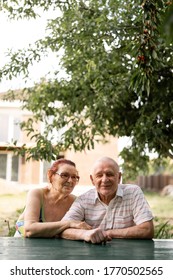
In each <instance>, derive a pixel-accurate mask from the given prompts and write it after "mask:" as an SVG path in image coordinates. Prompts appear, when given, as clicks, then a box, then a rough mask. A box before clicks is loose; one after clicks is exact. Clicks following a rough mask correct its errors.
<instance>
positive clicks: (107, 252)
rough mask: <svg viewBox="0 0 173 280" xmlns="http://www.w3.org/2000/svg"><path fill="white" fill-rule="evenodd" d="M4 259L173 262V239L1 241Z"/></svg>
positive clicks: (26, 239) (33, 239)
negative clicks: (101, 242)
mask: <svg viewBox="0 0 173 280" xmlns="http://www.w3.org/2000/svg"><path fill="white" fill-rule="evenodd" d="M0 260H173V239H155V240H130V239H113V240H112V241H111V242H108V243H107V244H106V245H102V244H91V243H86V242H83V241H71V240H64V239H43V238H31V239H28V238H14V237H1V238H0Z"/></svg>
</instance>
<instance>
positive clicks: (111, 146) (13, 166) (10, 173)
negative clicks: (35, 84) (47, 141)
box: [0, 99, 118, 186]
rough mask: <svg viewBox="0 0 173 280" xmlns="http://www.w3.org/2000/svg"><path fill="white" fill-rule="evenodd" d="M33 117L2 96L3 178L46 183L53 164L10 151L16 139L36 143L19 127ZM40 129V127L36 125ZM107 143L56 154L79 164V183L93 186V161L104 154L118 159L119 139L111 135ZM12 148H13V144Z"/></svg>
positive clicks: (0, 163)
mask: <svg viewBox="0 0 173 280" xmlns="http://www.w3.org/2000/svg"><path fill="white" fill-rule="evenodd" d="M29 117H32V113H31V112H29V111H26V110H21V103H20V102H19V101H17V100H16V101H14V102H9V101H3V100H1V99H0V179H4V180H6V181H8V182H14V184H16V183H19V184H22V185H25V184H26V185H38V184H39V185H41V184H43V183H45V182H47V177H46V172H47V169H48V168H49V167H50V165H51V163H48V162H46V161H35V160H32V159H31V160H29V161H26V159H25V157H21V156H18V155H15V154H14V152H13V151H9V150H7V146H9V143H12V139H13V140H17V143H18V144H17V146H18V147H19V148H20V147H21V146H22V145H23V144H24V143H25V144H27V145H28V146H32V145H34V142H32V141H31V140H30V139H28V137H27V135H26V133H25V132H23V131H21V129H20V122H21V121H24V120H27V119H28V118H29ZM37 129H39V130H40V129H41V125H40V127H37ZM107 140H108V142H107V143H106V144H101V143H100V144H97V143H96V145H95V148H94V149H93V150H86V151H85V152H74V151H73V150H67V151H66V152H65V153H62V154H60V155H57V158H59V157H64V158H67V159H71V160H72V161H74V162H75V163H76V166H77V169H78V171H79V174H80V185H84V186H85V185H91V182H90V178H89V174H90V168H91V166H92V164H93V162H94V161H95V160H96V159H98V158H99V157H101V156H105V155H106V156H110V157H112V158H114V159H115V160H117V159H118V139H116V138H113V137H108V139H107ZM11 148H14V147H13V146H11Z"/></svg>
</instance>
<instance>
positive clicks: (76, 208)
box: [62, 197, 85, 221]
mask: <svg viewBox="0 0 173 280" xmlns="http://www.w3.org/2000/svg"><path fill="white" fill-rule="evenodd" d="M84 217H85V211H84V205H83V203H82V201H81V198H80V197H78V198H77V199H76V200H75V201H74V202H73V204H72V206H71V207H70V209H69V210H68V211H67V213H66V214H65V216H64V217H63V219H62V220H76V221H84Z"/></svg>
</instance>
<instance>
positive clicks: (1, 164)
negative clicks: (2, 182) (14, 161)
mask: <svg viewBox="0 0 173 280" xmlns="http://www.w3.org/2000/svg"><path fill="white" fill-rule="evenodd" d="M6 173H7V155H6V154H0V178H2V179H6Z"/></svg>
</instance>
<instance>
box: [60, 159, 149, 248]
mask: <svg viewBox="0 0 173 280" xmlns="http://www.w3.org/2000/svg"><path fill="white" fill-rule="evenodd" d="M90 179H91V181H92V184H93V185H94V186H95V188H94V189H91V190H89V191H88V192H86V193H84V194H82V195H80V196H79V197H78V198H77V199H76V201H75V202H74V203H73V205H72V206H71V208H70V209H69V211H68V212H67V213H66V215H65V216H64V218H63V220H80V221H85V222H86V223H87V224H89V225H90V226H91V227H92V229H89V230H83V229H73V228H71V229H67V230H65V231H63V232H62V234H61V237H62V238H65V239H72V240H85V241H87V242H92V243H100V242H104V241H107V240H111V239H112V238H138V239H139V238H140V239H151V238H153V235H154V226H153V221H152V220H153V215H152V213H151V210H150V208H149V205H148V203H147V201H146V199H145V197H144V194H143V192H142V191H141V188H140V187H139V186H136V185H131V184H120V179H121V173H120V171H119V166H118V164H117V163H116V162H115V161H114V160H113V159H112V158H108V157H102V158H101V159H99V160H97V161H96V162H95V164H94V166H93V168H92V172H91V175H90Z"/></svg>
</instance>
